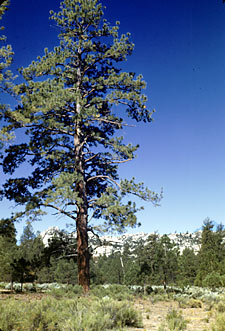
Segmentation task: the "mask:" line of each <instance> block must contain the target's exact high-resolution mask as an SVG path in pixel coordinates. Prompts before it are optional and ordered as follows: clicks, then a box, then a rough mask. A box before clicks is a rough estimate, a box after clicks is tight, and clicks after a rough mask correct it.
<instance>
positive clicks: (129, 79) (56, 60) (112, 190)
mask: <svg viewBox="0 0 225 331" xmlns="http://www.w3.org/2000/svg"><path fill="white" fill-rule="evenodd" d="M50 18H51V19H52V20H53V21H54V22H55V23H56V25H57V26H58V28H59V30H60V34H59V39H60V44H59V46H57V47H55V48H54V50H52V51H49V50H48V49H45V55H44V56H42V57H38V58H37V60H36V61H33V62H32V63H31V65H30V66H28V67H27V68H21V70H20V72H21V74H22V75H23V78H24V79H25V83H22V84H20V85H18V86H16V87H15V88H14V91H15V92H16V93H17V95H18V96H20V97H21V104H20V105H18V107H16V108H15V109H14V110H13V111H11V112H5V113H4V119H5V121H7V122H8V123H9V125H8V126H7V127H5V128H4V130H5V131H6V130H7V132H8V133H10V132H11V131H12V130H15V129H21V128H22V129H23V130H24V131H23V132H25V134H26V136H27V138H26V140H25V141H26V142H23V143H18V144H15V145H11V146H9V147H8V148H7V149H6V151H5V152H6V153H7V154H6V157H5V158H4V160H3V170H4V172H5V173H7V174H13V173H14V171H15V170H16V168H17V167H18V166H19V165H20V164H21V163H22V162H25V161H28V162H29V163H30V164H31V166H32V167H33V171H32V173H31V174H30V175H29V176H27V177H22V178H10V179H9V180H8V181H7V182H6V183H5V184H4V187H3V192H2V195H4V196H5V197H6V198H8V199H9V200H14V201H15V202H16V203H17V205H21V206H24V208H25V209H24V210H23V211H21V213H19V214H17V215H15V218H18V217H22V216H24V215H27V214H29V215H30V217H33V218H34V219H35V218H37V217H38V216H41V215H42V214H43V212H44V208H45V207H50V208H52V209H53V210H55V211H56V212H57V213H59V214H62V215H64V216H67V217H69V218H70V219H72V220H74V222H75V223H76V229H77V249H78V278H79V284H81V285H82V286H83V288H84V290H85V291H88V289H89V278H90V277H89V260H90V254H89V250H88V231H93V229H95V228H96V227H97V226H96V225H98V227H97V228H98V229H101V230H105V231H106V230H116V231H123V230H124V229H125V228H126V227H127V226H131V227H134V226H136V225H137V219H136V216H135V213H136V212H137V210H138V208H137V206H136V204H135V203H134V202H131V201H130V200H129V199H125V201H124V198H125V196H126V195H127V194H135V195H136V196H139V197H140V198H142V199H144V200H146V201H152V202H153V203H157V202H158V200H159V196H158V195H157V194H155V193H154V192H152V191H150V190H148V189H147V188H145V187H144V185H143V183H135V180H134V179H131V180H127V179H124V180H120V181H119V175H118V166H119V165H120V164H121V163H125V162H128V161H130V160H132V159H133V158H134V156H135V151H136V150H137V148H138V146H132V145H131V144H125V143H124V142H123V137H120V136H119V132H120V130H121V129H123V128H124V126H125V125H126V123H125V121H124V116H122V110H123V107H124V110H125V111H126V113H127V116H128V117H130V118H131V119H133V120H136V121H137V122H139V121H144V122H151V120H152V113H151V112H150V111H148V110H147V108H146V105H145V103H146V100H147V98H146V96H145V95H143V94H142V90H143V89H144V88H145V82H144V81H143V79H142V76H138V77H136V76H135V74H134V73H133V72H123V71H121V70H120V68H119V67H118V63H119V62H121V61H125V60H126V57H127V56H128V55H130V54H131V53H132V50H133V47H134V46H133V44H132V43H131V42H130V40H129V34H127V35H121V36H119V33H118V29H119V23H118V22H117V23H116V25H115V26H110V25H109V23H108V22H107V21H106V20H104V19H103V7H102V5H101V3H100V2H99V1H98V0H89V1H87V0H64V1H63V2H62V3H61V6H60V11H59V12H58V13H54V12H51V17H50ZM96 219H98V220H99V222H97V223H94V220H96Z"/></svg>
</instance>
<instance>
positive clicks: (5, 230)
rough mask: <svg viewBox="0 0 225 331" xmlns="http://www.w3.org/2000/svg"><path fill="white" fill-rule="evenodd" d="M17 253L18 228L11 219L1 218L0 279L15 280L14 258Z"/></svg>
mask: <svg viewBox="0 0 225 331" xmlns="http://www.w3.org/2000/svg"><path fill="white" fill-rule="evenodd" d="M16 254H17V245H16V229H15V226H14V223H13V222H12V221H11V220H10V219H1V220H0V280H1V281H11V282H13V280H14V268H13V260H14V258H15V256H16Z"/></svg>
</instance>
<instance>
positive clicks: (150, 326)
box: [129, 300, 212, 331]
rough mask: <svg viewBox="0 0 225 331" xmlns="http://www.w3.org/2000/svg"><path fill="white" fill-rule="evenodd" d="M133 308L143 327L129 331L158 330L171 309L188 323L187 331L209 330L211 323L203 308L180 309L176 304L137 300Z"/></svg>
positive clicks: (207, 313)
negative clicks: (138, 312)
mask: <svg viewBox="0 0 225 331" xmlns="http://www.w3.org/2000/svg"><path fill="white" fill-rule="evenodd" d="M135 306H136V308H137V310H139V311H140V312H141V314H142V318H143V324H144V327H143V328H142V329H140V328H139V329H137V328H136V329H135V328H133V329H129V331H141V330H142V331H144V330H145V331H148V330H149V331H151V330H158V328H159V326H160V324H161V323H162V322H164V321H165V318H166V315H167V313H168V312H169V311H170V310H171V309H176V310H178V311H181V313H182V315H183V317H184V319H185V320H188V321H189V323H188V325H187V329H186V330H187V331H203V330H205V329H206V328H209V325H210V323H211V321H212V318H211V319H210V318H209V316H210V314H209V312H208V311H206V307H205V306H203V307H202V308H180V307H179V304H178V302H174V301H158V302H155V303H152V302H151V301H150V300H149V301H148V300H138V301H137V302H136V303H135Z"/></svg>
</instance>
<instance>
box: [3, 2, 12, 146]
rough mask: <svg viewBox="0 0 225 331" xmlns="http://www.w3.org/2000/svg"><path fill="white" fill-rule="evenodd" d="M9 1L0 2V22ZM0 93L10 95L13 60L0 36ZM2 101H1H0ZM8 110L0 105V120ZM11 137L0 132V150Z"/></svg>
mask: <svg viewBox="0 0 225 331" xmlns="http://www.w3.org/2000/svg"><path fill="white" fill-rule="evenodd" d="M8 7H9V1H8V0H6V1H0V20H2V18H3V16H4V14H5V12H6V11H7V10H8ZM0 30H1V31H2V30H4V27H3V26H1V27H0ZM0 43H1V48H0V93H5V92H6V93H10V94H12V81H13V75H12V72H11V71H10V69H9V67H10V65H11V63H12V60H13V54H14V53H13V51H12V47H11V45H7V44H6V36H5V35H0ZM1 101H2V100H1ZM7 109H8V106H7V105H6V104H5V103H2V102H1V103H0V120H1V119H2V116H3V113H4V112H5V111H6V110H7ZM12 137H13V134H11V135H10V134H9V133H8V132H7V130H2V131H1V132H0V148H1V147H2V146H3V143H4V142H6V141H8V140H9V139H11V138H12Z"/></svg>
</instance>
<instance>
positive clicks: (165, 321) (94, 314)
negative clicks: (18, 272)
mask: <svg viewBox="0 0 225 331" xmlns="http://www.w3.org/2000/svg"><path fill="white" fill-rule="evenodd" d="M6 285H7V284H6V283H1V284H0V286H1V288H2V289H3V288H6V287H7V286H6ZM43 285H44V286H41V284H39V285H38V284H37V288H36V291H37V292H36V293H32V292H31V288H29V286H28V284H26V286H25V287H24V289H26V292H23V294H19V295H17V294H15V293H14V294H13V293H11V294H3V293H4V292H2V297H1V299H2V300H0V329H1V330H4V331H9V330H10V331H11V330H15V331H21V330H26V331H33V330H40V331H42V330H59V331H61V330H63V331H69V330H71V331H72V330H74V331H78V330H79V331H101V330H102V331H106V330H118V331H119V330H127V329H129V328H140V329H142V330H146V329H145V323H144V322H146V319H147V320H149V319H151V314H150V313H151V310H152V307H153V306H154V305H155V304H157V303H159V302H162V307H163V304H164V303H166V302H168V303H171V308H169V309H168V312H167V314H166V316H165V317H164V318H162V319H160V320H159V325H158V331H168V330H169V331H176V330H177V331H178V330H186V329H187V327H188V325H189V324H190V323H191V321H190V320H189V319H188V318H187V316H184V312H185V310H186V309H193V310H194V309H202V310H204V312H205V314H206V315H205V319H204V325H205V326H206V328H205V329H202V330H204V331H224V330H225V323H224V321H225V296H224V293H223V292H224V291H223V290H222V289H220V290H217V291H212V290H209V289H204V288H198V287H187V288H178V287H170V288H168V289H167V291H165V289H164V288H163V287H162V286H155V287H153V288H152V291H151V293H147V291H146V289H145V288H144V287H141V286H140V287H135V286H129V287H128V286H125V285H97V286H93V287H92V289H91V291H90V294H89V295H88V296H87V295H83V290H82V288H81V287H80V286H78V285H75V286H72V285H63V284H56V283H55V284H43ZM4 295H5V296H4ZM140 303H141V305H140ZM175 304H176V305H175ZM138 305H139V306H138ZM140 306H141V307H142V308H141V309H140ZM145 306H146V307H150V308H148V310H147V309H146V312H145V311H144V310H143V309H144V307H145ZM144 312H145V314H143V313H144ZM147 330H148V328H147Z"/></svg>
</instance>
